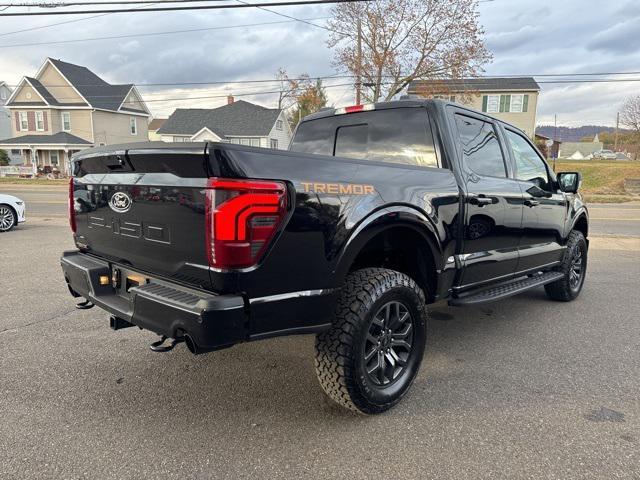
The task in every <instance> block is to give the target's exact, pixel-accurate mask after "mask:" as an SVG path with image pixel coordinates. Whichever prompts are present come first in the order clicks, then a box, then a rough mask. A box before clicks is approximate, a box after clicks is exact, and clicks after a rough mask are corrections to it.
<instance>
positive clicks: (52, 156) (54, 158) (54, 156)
mask: <svg viewBox="0 0 640 480" xmlns="http://www.w3.org/2000/svg"><path fill="white" fill-rule="evenodd" d="M49 160H50V162H51V166H56V167H57V166H58V151H57V150H51V151H50V152H49Z"/></svg>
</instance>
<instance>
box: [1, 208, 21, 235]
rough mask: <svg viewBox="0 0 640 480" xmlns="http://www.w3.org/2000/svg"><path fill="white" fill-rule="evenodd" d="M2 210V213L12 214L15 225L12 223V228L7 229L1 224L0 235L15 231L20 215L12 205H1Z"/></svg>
mask: <svg viewBox="0 0 640 480" xmlns="http://www.w3.org/2000/svg"><path fill="white" fill-rule="evenodd" d="M0 209H1V210H2V211H8V212H9V214H11V215H12V216H13V223H11V225H10V226H8V227H5V226H3V225H1V224H0V233H2V232H9V231H11V230H13V229H14V228H15V227H16V225H17V224H18V215H17V214H16V211H15V210H14V209H13V207H11V205H6V204H4V203H0Z"/></svg>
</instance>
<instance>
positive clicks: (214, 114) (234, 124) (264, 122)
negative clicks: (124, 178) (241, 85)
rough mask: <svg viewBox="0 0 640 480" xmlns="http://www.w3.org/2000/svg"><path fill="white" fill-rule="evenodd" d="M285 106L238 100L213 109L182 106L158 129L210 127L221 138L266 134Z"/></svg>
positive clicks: (175, 131)
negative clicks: (255, 103) (268, 106)
mask: <svg viewBox="0 0 640 480" xmlns="http://www.w3.org/2000/svg"><path fill="white" fill-rule="evenodd" d="M280 113H281V110H279V109H277V108H265V107H261V106H259V105H254V104H253V103H249V102H245V101H244V100H238V101H236V102H234V103H232V104H229V105H224V106H222V107H218V108H213V109H201V108H179V109H177V110H176V111H175V112H173V114H172V115H171V116H170V117H169V118H168V120H167V121H166V122H165V123H164V125H162V127H160V129H158V133H159V134H164V135H195V134H196V133H198V132H199V131H200V130H202V129H203V128H204V127H207V128H208V129H209V130H211V131H212V132H213V133H215V134H216V135H218V136H219V137H220V138H224V137H234V136H238V137H266V136H267V135H269V132H271V129H272V128H273V126H274V124H275V123H276V120H277V119H278V116H279V115H280Z"/></svg>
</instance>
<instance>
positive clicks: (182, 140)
mask: <svg viewBox="0 0 640 480" xmlns="http://www.w3.org/2000/svg"><path fill="white" fill-rule="evenodd" d="M173 141H174V142H177V143H182V142H184V137H173Z"/></svg>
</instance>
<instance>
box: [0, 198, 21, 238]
mask: <svg viewBox="0 0 640 480" xmlns="http://www.w3.org/2000/svg"><path fill="white" fill-rule="evenodd" d="M16 223H18V217H17V215H16V213H15V212H14V211H13V208H11V207H10V206H8V205H0V232H8V231H9V230H11V229H12V228H13V227H15V226H16Z"/></svg>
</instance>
